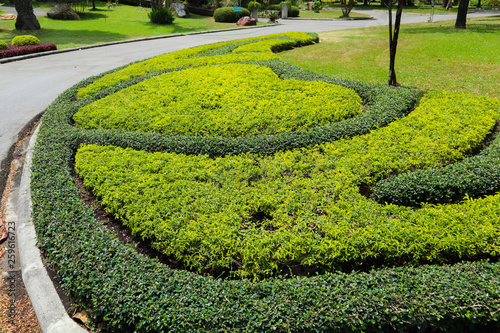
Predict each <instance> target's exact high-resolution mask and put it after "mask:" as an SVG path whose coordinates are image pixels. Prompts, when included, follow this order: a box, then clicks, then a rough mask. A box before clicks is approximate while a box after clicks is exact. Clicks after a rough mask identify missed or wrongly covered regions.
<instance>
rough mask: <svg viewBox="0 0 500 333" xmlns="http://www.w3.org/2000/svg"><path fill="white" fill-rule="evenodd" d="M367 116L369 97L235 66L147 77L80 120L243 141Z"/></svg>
mask: <svg viewBox="0 0 500 333" xmlns="http://www.w3.org/2000/svg"><path fill="white" fill-rule="evenodd" d="M290 42H292V43H294V42H293V41H290ZM235 86H237V87H238V89H234V87H235ZM242 91H248V92H251V93H250V94H242ZM284 92H286V93H284ZM311 92H314V93H311ZM137 110H141V112H140V113H138V112H137ZM285 111H286V112H285ZM361 112H362V110H361V98H359V96H357V95H356V94H355V93H354V91H352V90H350V89H346V88H344V87H341V86H338V85H331V84H328V83H324V82H300V81H297V80H281V79H279V78H278V76H277V75H276V74H275V73H273V71H272V70H271V69H269V68H266V67H262V66H257V65H243V64H228V65H219V66H216V67H214V66H204V67H196V68H190V69H185V70H182V71H177V72H172V73H166V74H163V75H160V76H156V77H153V78H150V79H147V80H144V81H142V82H140V83H138V84H137V85H134V86H131V87H129V88H126V89H123V90H122V91H119V92H117V93H116V94H113V95H109V96H107V97H105V98H103V99H101V100H98V101H96V102H94V103H92V104H89V105H87V106H85V107H84V108H82V109H80V111H79V112H78V113H76V114H75V116H74V119H75V121H76V124H77V125H79V126H82V127H84V128H115V129H126V130H131V131H144V132H156V133H163V134H185V135H195V136H198V135H202V136H223V137H235V136H249V135H256V134H260V135H262V134H264V135H266V134H277V133H281V132H289V131H301V130H304V129H306V128H311V127H316V126H321V125H326V124H328V123H330V122H335V121H339V120H341V119H344V118H349V117H352V116H354V115H356V114H360V113H361Z"/></svg>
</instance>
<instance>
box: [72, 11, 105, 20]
mask: <svg viewBox="0 0 500 333" xmlns="http://www.w3.org/2000/svg"><path fill="white" fill-rule="evenodd" d="M99 11H101V10H99ZM99 11H86V12H83V13H79V14H78V15H80V18H81V19H82V21H90V20H97V19H105V18H107V17H108V15H106V14H104V13H102V12H99Z"/></svg>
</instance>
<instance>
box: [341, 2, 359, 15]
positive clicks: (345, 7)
mask: <svg viewBox="0 0 500 333" xmlns="http://www.w3.org/2000/svg"><path fill="white" fill-rule="evenodd" d="M355 3H356V2H355V0H340V7H341V8H342V17H349V13H350V12H351V10H352V8H353V7H354V4H355Z"/></svg>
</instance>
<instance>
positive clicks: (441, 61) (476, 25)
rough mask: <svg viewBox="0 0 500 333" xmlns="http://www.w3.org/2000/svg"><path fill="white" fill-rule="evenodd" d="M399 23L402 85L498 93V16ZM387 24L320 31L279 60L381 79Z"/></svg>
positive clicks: (398, 61) (386, 62)
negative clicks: (462, 22) (462, 23)
mask: <svg viewBox="0 0 500 333" xmlns="http://www.w3.org/2000/svg"><path fill="white" fill-rule="evenodd" d="M454 23H455V22H454V21H445V22H439V23H419V24H403V25H402V26H401V31H400V36H399V42H398V50H397V56H396V75H397V78H398V82H400V83H401V84H402V85H404V86H411V87H416V88H418V89H423V90H446V91H450V92H468V93H472V94H476V95H485V96H490V97H495V98H498V99H500V90H499V89H498V82H500V57H499V56H498V50H499V49H500V17H485V18H476V19H470V20H468V23H467V29H466V30H455V29H453V26H454ZM387 30H388V28H387V27H372V28H362V29H352V30H338V31H331V32H323V33H320V39H321V43H319V44H316V45H313V46H310V47H308V48H306V49H295V50H291V51H287V52H284V53H282V54H280V56H281V57H282V59H283V60H285V61H287V62H290V63H292V64H295V65H297V66H300V67H302V68H305V69H308V70H311V71H314V72H318V73H322V74H325V75H331V76H338V77H342V78H350V79H354V80H359V81H363V82H371V83H380V84H385V83H386V82H387V80H388V75H389V70H388V68H389V41H388V38H387Z"/></svg>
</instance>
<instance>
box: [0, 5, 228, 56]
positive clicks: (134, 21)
mask: <svg viewBox="0 0 500 333" xmlns="http://www.w3.org/2000/svg"><path fill="white" fill-rule="evenodd" d="M38 4H39V5H40V8H41V9H42V10H45V11H48V10H50V9H51V8H52V7H53V6H54V4H55V3H45V2H39V3H38ZM96 5H97V8H98V10H96V11H90V10H89V9H88V8H87V9H86V10H85V11H84V12H83V13H81V18H82V20H80V21H63V20H53V19H50V18H48V17H39V18H38V20H39V22H40V25H41V27H42V29H41V30H39V31H33V32H30V33H32V34H33V35H35V36H37V37H38V38H39V39H40V40H42V41H47V42H50V43H54V44H56V45H57V47H58V48H59V49H66V48H70V47H77V46H82V45H90V44H97V43H106V42H113V41H120V40H127V39H132V38H139V37H148V36H160V35H168V34H176V33H188V32H193V31H207V30H219V29H227V28H230V27H233V25H234V24H228V23H217V22H214V20H213V18H212V17H206V16H200V15H195V14H193V15H191V18H176V19H175V21H174V23H173V24H171V25H157V24H153V23H151V22H150V20H149V17H148V12H149V11H150V9H147V8H142V7H134V6H128V5H124V4H120V5H118V7H112V8H107V6H106V2H100V1H96ZM123 22H126V24H123ZM14 24H15V20H12V21H0V39H2V40H11V39H12V38H14V37H15V36H17V35H22V34H25V32H22V31H17V30H15V28H14Z"/></svg>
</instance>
